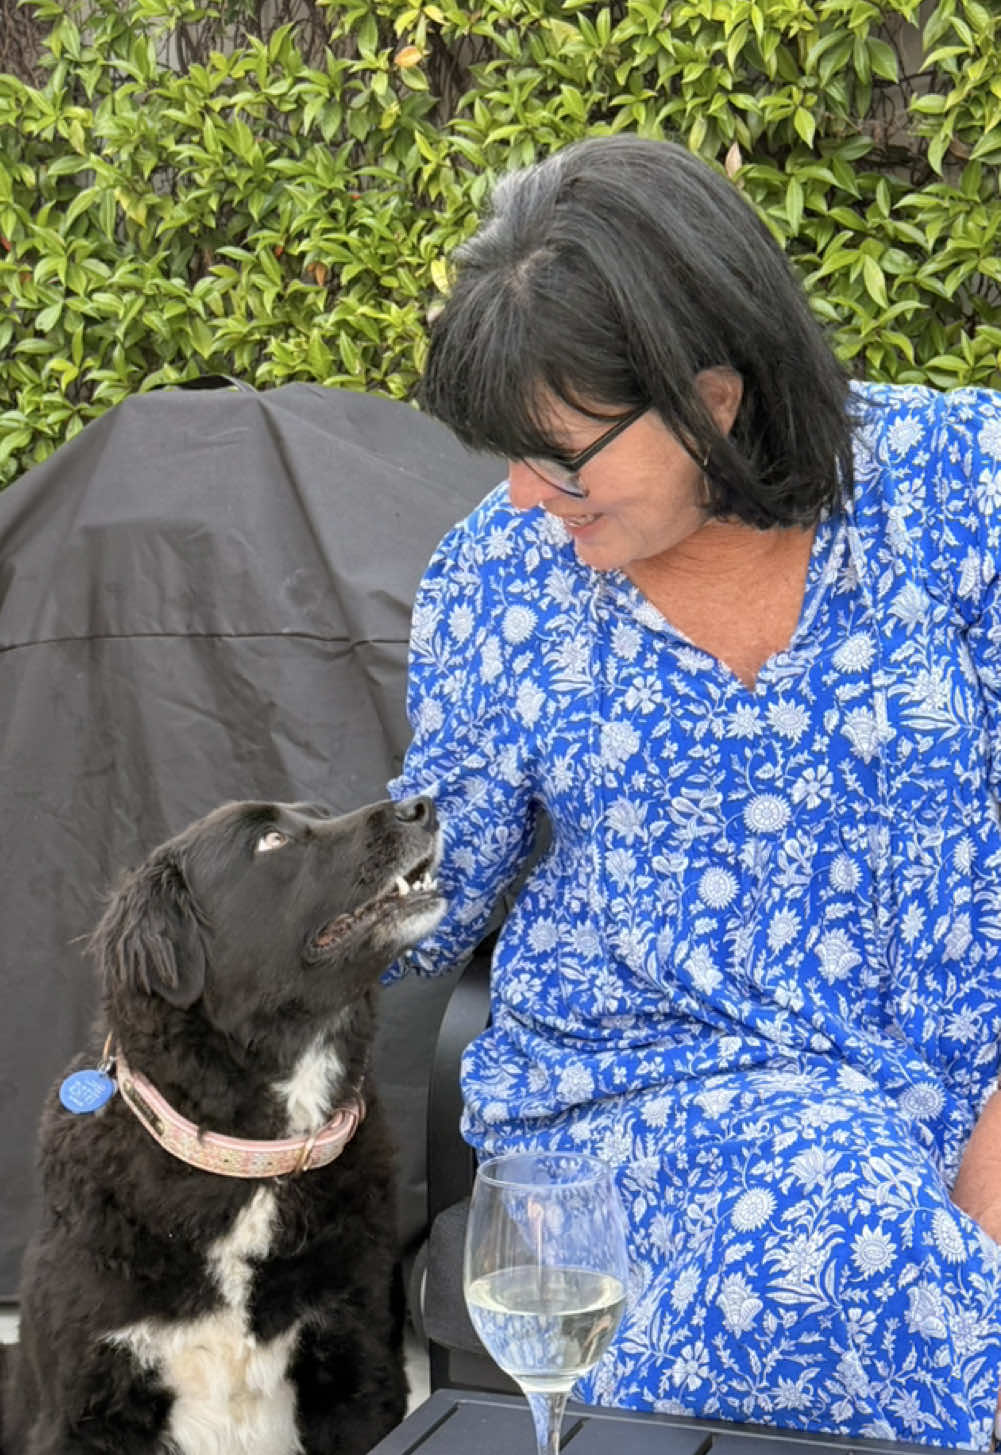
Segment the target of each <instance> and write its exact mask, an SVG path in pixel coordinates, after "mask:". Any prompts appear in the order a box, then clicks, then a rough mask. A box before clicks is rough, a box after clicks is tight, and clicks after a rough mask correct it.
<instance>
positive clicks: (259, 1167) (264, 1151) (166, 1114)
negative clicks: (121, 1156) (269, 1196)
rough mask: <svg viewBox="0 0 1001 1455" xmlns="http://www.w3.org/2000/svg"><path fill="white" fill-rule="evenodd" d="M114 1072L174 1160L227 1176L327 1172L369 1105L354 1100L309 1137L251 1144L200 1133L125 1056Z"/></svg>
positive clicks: (137, 1113) (128, 1101)
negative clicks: (319, 1170) (328, 1166)
mask: <svg viewBox="0 0 1001 1455" xmlns="http://www.w3.org/2000/svg"><path fill="white" fill-rule="evenodd" d="M115 1067H116V1074H117V1080H118V1089H119V1091H120V1092H121V1094H122V1097H123V1099H124V1101H125V1103H126V1105H127V1106H128V1108H129V1110H130V1111H131V1112H132V1113H133V1114H134V1115H135V1116H136V1117H137V1118H138V1120H139V1121H140V1122H142V1124H143V1126H144V1127H145V1128H146V1130H147V1131H148V1132H149V1134H150V1136H151V1137H152V1138H153V1139H154V1141H156V1142H159V1144H160V1146H161V1147H163V1149H164V1151H166V1152H169V1153H170V1154H171V1156H172V1157H178V1158H180V1160H181V1161H182V1162H187V1163H189V1164H190V1165H191V1166H192V1167H199V1168H201V1170H202V1171H203V1172H218V1173H219V1174H220V1175H221V1176H223V1177H285V1176H287V1175H288V1174H289V1173H298V1172H312V1171H313V1170H314V1169H315V1168H317V1167H326V1166H327V1164H328V1163H329V1162H333V1161H334V1159H335V1158H336V1157H339V1156H340V1155H341V1153H342V1152H343V1150H344V1148H345V1147H346V1146H347V1144H348V1142H350V1140H351V1138H352V1137H353V1136H354V1134H355V1132H356V1130H357V1129H358V1124H359V1122H360V1121H361V1120H362V1118H363V1117H364V1115H365V1103H364V1102H363V1101H362V1100H361V1098H360V1097H354V1098H353V1099H352V1100H351V1101H350V1102H348V1103H346V1104H345V1105H344V1106H342V1107H339V1108H338V1109H337V1111H336V1112H335V1114H334V1115H333V1116H332V1117H331V1118H330V1121H329V1122H327V1123H326V1124H325V1125H324V1126H322V1127H320V1129H319V1130H318V1131H316V1132H313V1133H312V1134H311V1135H310V1136H308V1137H287V1138H286V1139H285V1140H284V1141H280V1142H249V1141H244V1140H242V1139H241V1138H239V1137H223V1136H221V1135H220V1134H219V1133H218V1132H202V1131H200V1130H199V1129H198V1127H197V1126H195V1124H194V1122H189V1121H186V1120H185V1118H184V1117H182V1116H180V1115H179V1114H178V1113H177V1112H176V1111H175V1110H174V1108H173V1107H172V1106H171V1105H170V1103H169V1102H168V1101H166V1100H165V1099H164V1098H163V1097H162V1096H161V1095H160V1093H159V1092H158V1091H157V1089H156V1087H155V1086H152V1085H151V1084H150V1082H148V1081H147V1080H146V1078H145V1076H140V1075H139V1074H138V1073H137V1072H135V1071H132V1070H131V1069H130V1068H129V1066H128V1064H127V1063H126V1061H125V1058H124V1057H123V1056H122V1055H121V1053H120V1052H119V1053H117V1054H116V1056H115Z"/></svg>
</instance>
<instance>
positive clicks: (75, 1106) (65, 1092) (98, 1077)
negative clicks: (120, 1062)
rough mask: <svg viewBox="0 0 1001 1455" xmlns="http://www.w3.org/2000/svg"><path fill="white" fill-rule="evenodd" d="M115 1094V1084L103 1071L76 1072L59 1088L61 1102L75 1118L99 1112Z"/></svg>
mask: <svg viewBox="0 0 1001 1455" xmlns="http://www.w3.org/2000/svg"><path fill="white" fill-rule="evenodd" d="M114 1094H115V1083H114V1082H113V1081H112V1079H111V1077H110V1076H107V1075H105V1073H104V1072H103V1071H74V1072H73V1074H72V1076H67V1078H66V1080H65V1081H64V1082H63V1084H62V1086H60V1088H59V1100H60V1101H61V1102H62V1104H63V1106H64V1107H65V1108H66V1110H67V1111H71V1112H73V1114H74V1115H75V1116H81V1115H83V1114H84V1113H85V1112H89V1111H99V1110H100V1108H101V1107H102V1106H104V1105H105V1104H106V1103H107V1102H109V1101H110V1100H111V1098H112V1097H113V1096H114Z"/></svg>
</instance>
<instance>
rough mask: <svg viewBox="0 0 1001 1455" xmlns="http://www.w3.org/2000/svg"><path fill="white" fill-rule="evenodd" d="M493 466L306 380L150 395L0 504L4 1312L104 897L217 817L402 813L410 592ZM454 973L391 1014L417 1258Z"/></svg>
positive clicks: (397, 1115)
mask: <svg viewBox="0 0 1001 1455" xmlns="http://www.w3.org/2000/svg"><path fill="white" fill-rule="evenodd" d="M502 473H503V470H502V467H501V465H500V463H499V462H498V461H496V460H490V459H487V458H484V457H482V456H479V457H478V456H474V455H470V454H468V453H467V452H466V451H464V450H463V448H462V447H461V446H460V445H459V444H458V443H457V442H456V441H455V440H454V439H453V438H452V436H451V435H450V434H449V433H448V432H447V431H446V430H445V429H443V428H442V427H441V426H440V425H438V424H437V423H436V422H434V421H433V420H430V419H428V418H426V417H425V416H423V415H420V414H418V413H417V412H416V411H415V410H413V409H411V408H410V407H409V406H407V405H405V404H402V403H396V402H394V401H392V400H388V399H382V398H375V397H372V396H366V395H362V394H356V393H350V392H347V391H341V390H331V389H323V388H320V387H318V386H313V385H305V384H291V385H287V386H286V387H284V388H281V389H276V390H274V391H272V392H268V393H261V394H257V393H254V392H253V391H249V390H235V389H219V390H211V391H209V390H205V391H202V390H199V391H187V390H171V391H167V392H154V393H147V394H143V395H137V396H135V397H134V398H131V399H129V400H127V401H126V402H125V403H123V404H121V405H119V406H118V407H117V408H115V409H113V410H111V411H110V412H109V413H108V414H106V415H104V416H103V417H102V418H101V419H99V420H96V421H95V422H94V423H93V424H91V425H89V426H88V427H87V428H86V429H85V430H84V431H82V433H81V434H79V435H78V436H77V437H76V438H75V439H73V440H72V441H70V442H69V443H68V444H66V445H64V446H63V447H62V448H61V449H60V450H58V451H57V452H56V454H54V455H53V456H52V457H51V458H50V459H49V460H48V461H46V462H45V463H44V464H43V465H40V466H38V467H37V468H36V469H34V470H32V471H31V472H29V473H28V474H27V475H25V476H24V477H23V478H22V479H21V480H19V481H17V482H16V483H15V484H14V485H12V486H11V487H10V488H9V489H8V490H6V491H5V492H4V493H3V494H2V495H0V833H2V846H3V850H2V858H3V863H2V871H0V987H2V992H3V1012H2V1017H0V1118H2V1120H0V1299H3V1298H10V1297H12V1296H13V1295H14V1293H15V1291H16V1284H17V1278H18V1270H19V1264H20V1258H21V1253H22V1250H23V1246H24V1243H25V1241H26V1238H27V1236H28V1234H29V1232H30V1229H31V1226H32V1217H33V1204H34V1196H35V1180H34V1162H35V1144H36V1126H37V1120H38V1114H39V1110H40V1106H41V1102H42V1099H43V1096H44V1094H45V1091H46V1088H47V1086H48V1085H49V1083H50V1081H51V1080H52V1079H53V1078H54V1077H55V1076H56V1074H57V1073H58V1072H59V1070H60V1069H61V1067H62V1066H63V1065H64V1063H65V1062H66V1061H67V1060H68V1059H69V1058H70V1056H71V1055H72V1054H74V1053H75V1052H76V1051H77V1050H79V1049H82V1048H83V1046H84V1045H86V1043H87V1040H88V1038H89V1032H90V1027H91V1024H92V1020H93V1015H94V1010H95V1006H96V1003H97V997H96V977H95V972H94V968H93V966H92V965H91V964H90V962H89V961H88V960H87V959H86V958H85V956H84V955H83V952H82V946H81V943H80V940H81V937H83V936H86V934H87V933H88V932H89V931H90V929H91V928H92V927H93V925H94V924H95V923H96V920H97V918H98V916H99V913H100V909H101V903H102V896H103V894H104V893H105V891H106V890H107V889H108V888H109V887H110V885H111V884H112V883H113V882H114V881H115V880H116V879H117V877H118V875H119V873H120V872H121V870H123V869H124V868H127V867H129V866H131V865H134V864H136V863H138V862H139V861H140V860H141V859H143V858H144V857H145V856H146V854H147V853H148V852H149V851H150V850H151V849H152V848H153V847H154V846H155V845H156V844H157V843H159V842H160V841H161V840H162V839H164V838H166V837H168V836H169V835H171V834H173V833H175V832H176V831H178V830H179V829H181V828H183V827H184V825H185V824H186V823H188V822H189V821H190V820H191V819H194V818H197V817H198V816H200V815H201V814H203V813H205V812H207V811H208V810H209V809H211V808H212V807H214V806H215V805H216V804H217V803H221V802H223V801H224V800H226V799H231V798H273V799H318V800H320V801H323V802H326V803H328V804H329V805H330V807H331V808H332V809H333V810H334V811H335V812H340V811H344V810H348V809H351V808H354V807H356V806H358V805H360V804H362V803H365V802H368V801H370V800H373V799H377V798H382V797H384V796H385V783H386V779H387V777H389V776H390V775H391V774H392V773H393V772H394V771H395V770H396V768H397V766H398V765H399V762H400V759H401V755H402V752H403V750H404V748H405V746H406V742H407V726H406V719H405V715H404V687H405V667H406V661H405V659H406V641H407V635H408V628H409V616H410V607H411V602H412V599H413V594H414V590H415V587H416V585H417V582H418V579H419V577H420V574H421V571H422V570H423V567H424V565H425V564H426V562H427V559H428V557H429V555H430V553H431V551H432V550H433V549H434V546H435V545H436V543H437V542H438V540H439V539H440V538H441V536H442V535H443V534H444V533H445V531H446V530H447V529H448V527H449V526H450V525H451V524H452V523H453V522H454V521H456V520H457V519H459V518H460V517H462V516H463V515H465V514H466V513H467V511H468V510H469V509H470V508H471V507H472V506H473V505H474V504H475V503H476V501H477V500H478V499H480V497H481V496H482V495H483V494H484V493H485V491H486V490H487V489H488V488H489V487H490V485H491V484H493V483H494V482H495V481H496V480H497V479H499V478H501V475H502ZM451 978H452V977H448V978H447V979H445V980H442V981H435V982H420V983H410V982H406V983H404V984H402V985H398V986H394V987H393V988H392V989H391V990H389V991H387V992H386V993H385V995H384V997H383V1001H382V1009H383V1029H382V1036H381V1041H380V1045H379V1048H378V1054H377V1063H376V1070H377V1074H378V1076H379V1081H380V1085H381V1088H382V1092H383V1096H384V1098H385V1100H386V1103H387V1108H388V1111H389V1114H390V1116H391V1118H392V1119H393V1122H394V1125H395V1128H396V1133H397V1140H398V1143H399V1146H400V1160H401V1173H400V1180H401V1219H402V1228H401V1231H402V1234H403V1237H404V1239H405V1241H407V1242H412V1241H413V1240H414V1239H416V1238H417V1237H418V1235H419V1234H420V1232H421V1230H422V1228H423V1224H424V1203H423V1196H424V1188H423V1176H424V1124H423V1116H424V1099H425V1088H426V1084H427V1072H428V1065H429V1061H430V1056H431V1050H432V1045H433V1039H434V1033H435V1030H436V1027H437V1023H438V1020H439V1019H440V1016H441V1011H442V1007H443V1002H444V997H445V996H446V994H447V992H448V989H449V988H450V984H451ZM219 1130H225V1129H224V1128H220V1129H219Z"/></svg>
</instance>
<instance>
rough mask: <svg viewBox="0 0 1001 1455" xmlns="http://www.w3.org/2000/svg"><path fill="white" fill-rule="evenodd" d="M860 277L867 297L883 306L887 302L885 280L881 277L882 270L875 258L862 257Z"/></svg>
mask: <svg viewBox="0 0 1001 1455" xmlns="http://www.w3.org/2000/svg"><path fill="white" fill-rule="evenodd" d="M862 278H863V281H864V282H865V287H866V292H867V293H868V294H869V297H870V298H872V299H873V300H874V301H875V302H876V303H878V304H880V305H881V307H883V308H885V307H886V305H887V302H888V299H887V296H886V280H885V278H884V277H883V270H882V269H881V268H880V266H879V264H878V263H877V262H876V259H875V258H870V257H864V258H863V259H862Z"/></svg>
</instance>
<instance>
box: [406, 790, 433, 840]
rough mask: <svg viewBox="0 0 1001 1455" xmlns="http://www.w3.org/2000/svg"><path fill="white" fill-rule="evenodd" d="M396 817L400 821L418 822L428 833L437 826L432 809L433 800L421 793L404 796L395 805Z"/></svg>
mask: <svg viewBox="0 0 1001 1455" xmlns="http://www.w3.org/2000/svg"><path fill="white" fill-rule="evenodd" d="M396 817H397V818H398V819H399V820H400V822H401V823H419V824H421V825H423V827H424V828H426V829H427V831H428V832H429V833H430V832H431V831H432V829H434V828H436V827H437V824H438V817H437V814H436V813H435V811H434V800H433V799H431V798H428V796H427V794H425V793H422V794H421V795H420V796H419V797H417V798H404V799H402V800H401V801H400V802H399V803H398V804H397V805H396Z"/></svg>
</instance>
